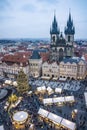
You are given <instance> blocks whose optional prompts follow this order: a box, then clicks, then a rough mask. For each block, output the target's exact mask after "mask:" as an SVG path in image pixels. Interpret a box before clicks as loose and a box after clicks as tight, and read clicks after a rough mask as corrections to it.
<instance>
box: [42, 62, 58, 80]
mask: <svg viewBox="0 0 87 130" xmlns="http://www.w3.org/2000/svg"><path fill="white" fill-rule="evenodd" d="M42 77H44V78H45V77H49V79H58V78H59V65H58V64H57V62H53V63H48V62H44V63H43V64H42Z"/></svg>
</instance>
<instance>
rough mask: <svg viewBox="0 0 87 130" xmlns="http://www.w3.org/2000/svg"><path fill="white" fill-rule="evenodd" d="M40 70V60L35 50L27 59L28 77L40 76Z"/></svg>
mask: <svg viewBox="0 0 87 130" xmlns="http://www.w3.org/2000/svg"><path fill="white" fill-rule="evenodd" d="M41 70H42V58H41V56H40V54H39V53H38V51H37V50H34V51H33V54H32V56H31V57H30V59H29V71H30V76H33V77H39V76H41Z"/></svg>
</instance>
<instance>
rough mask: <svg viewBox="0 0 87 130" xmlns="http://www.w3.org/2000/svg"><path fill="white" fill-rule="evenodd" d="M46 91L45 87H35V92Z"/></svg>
mask: <svg viewBox="0 0 87 130" xmlns="http://www.w3.org/2000/svg"><path fill="white" fill-rule="evenodd" d="M45 90H46V86H42V87H37V91H39V92H40V91H45Z"/></svg>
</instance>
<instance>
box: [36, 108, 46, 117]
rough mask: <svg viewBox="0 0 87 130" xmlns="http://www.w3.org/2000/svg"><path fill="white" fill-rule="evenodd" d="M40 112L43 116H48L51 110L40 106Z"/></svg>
mask: <svg viewBox="0 0 87 130" xmlns="http://www.w3.org/2000/svg"><path fill="white" fill-rule="evenodd" d="M38 114H40V115H42V116H43V117H47V116H48V114H49V112H48V111H46V110H44V109H42V108H40V109H39V111H38Z"/></svg>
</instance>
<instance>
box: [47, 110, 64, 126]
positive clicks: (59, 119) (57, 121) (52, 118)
mask: <svg viewBox="0 0 87 130" xmlns="http://www.w3.org/2000/svg"><path fill="white" fill-rule="evenodd" d="M48 119H50V120H51V121H53V122H55V123H58V124H60V122H61V120H62V117H60V116H57V115H55V114H53V113H51V112H50V113H49V115H48Z"/></svg>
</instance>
